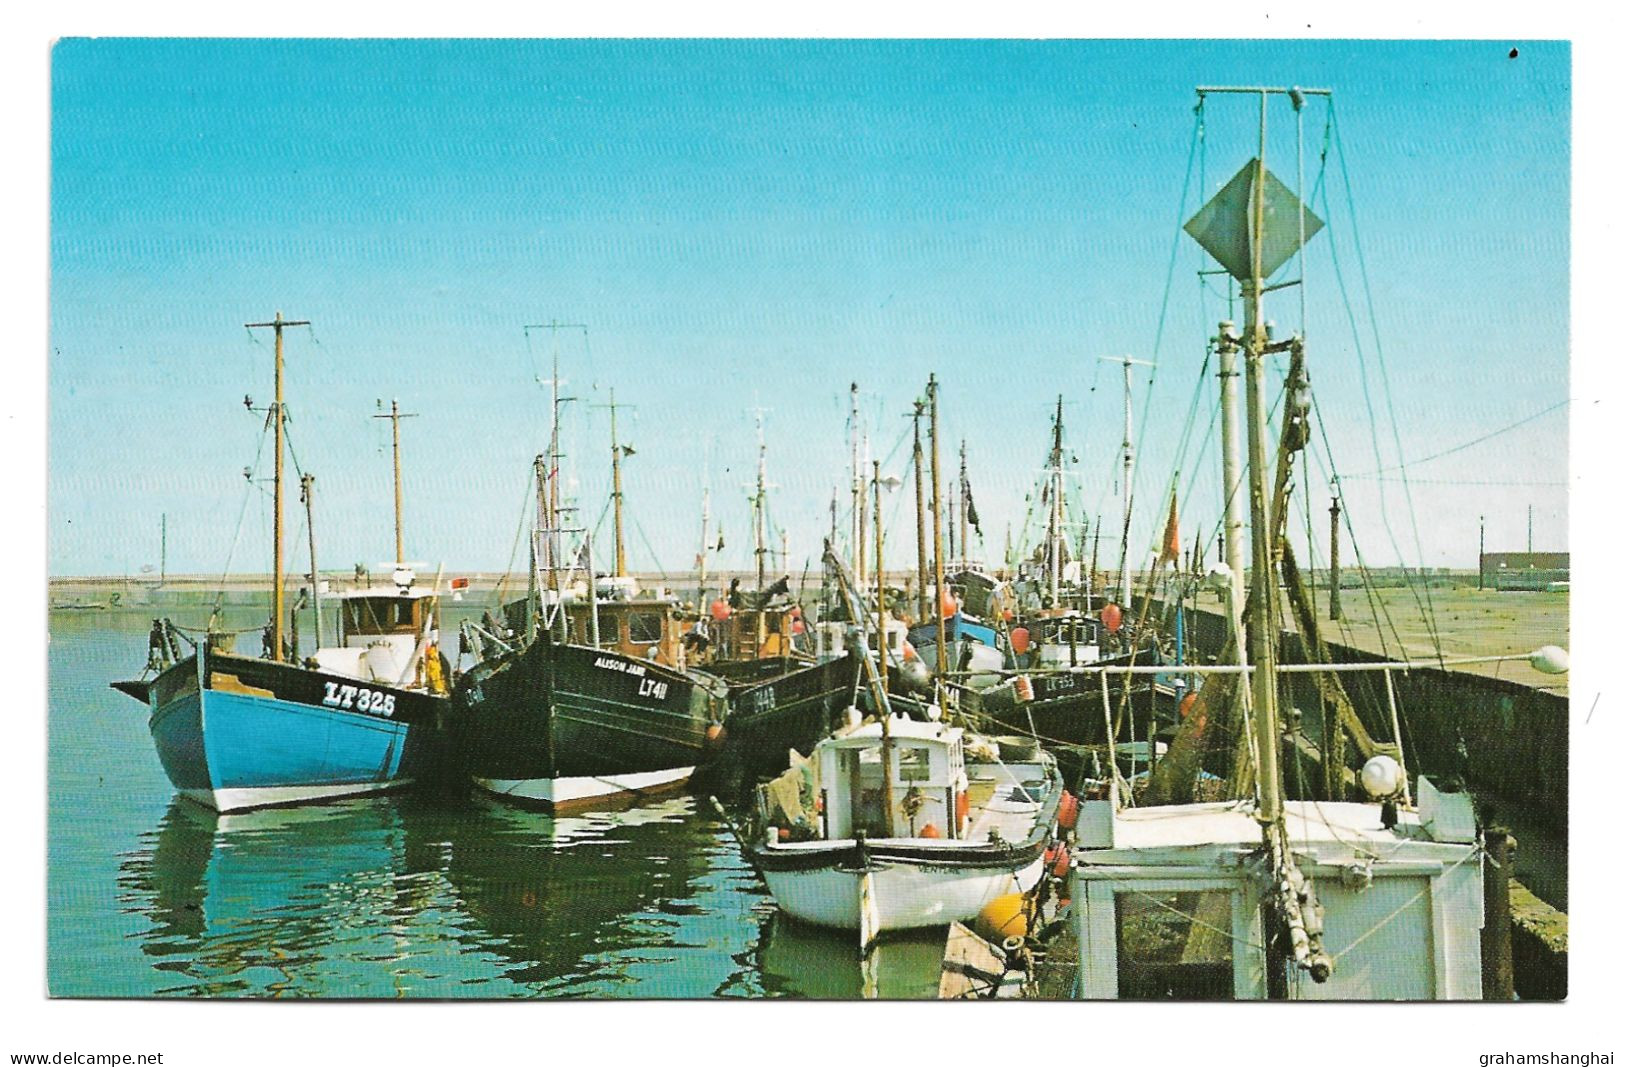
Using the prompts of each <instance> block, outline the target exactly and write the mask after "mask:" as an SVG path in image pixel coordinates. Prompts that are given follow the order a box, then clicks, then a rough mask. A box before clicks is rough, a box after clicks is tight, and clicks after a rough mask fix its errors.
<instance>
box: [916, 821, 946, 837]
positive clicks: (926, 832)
mask: <svg viewBox="0 0 1625 1067" xmlns="http://www.w3.org/2000/svg"><path fill="white" fill-rule="evenodd" d="M920 836H921V837H941V836H942V831H941V830H938V829H937V824H936V823H934V822H928V823H926V824H925V825H924V826H922V827H920Z"/></svg>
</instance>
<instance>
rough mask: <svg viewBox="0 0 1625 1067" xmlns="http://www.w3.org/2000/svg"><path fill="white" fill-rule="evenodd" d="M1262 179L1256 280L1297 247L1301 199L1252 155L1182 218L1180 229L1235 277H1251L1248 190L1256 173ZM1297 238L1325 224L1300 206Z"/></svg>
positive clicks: (1252, 206)
mask: <svg viewBox="0 0 1625 1067" xmlns="http://www.w3.org/2000/svg"><path fill="white" fill-rule="evenodd" d="M1260 173H1262V174H1263V175H1264V182H1263V190H1262V191H1263V201H1264V203H1263V215H1264V218H1263V227H1262V230H1263V240H1262V241H1260V242H1259V248H1258V253H1259V255H1258V263H1257V268H1258V280H1259V281H1260V282H1262V281H1263V280H1264V279H1266V278H1268V277H1269V276H1270V275H1272V274H1274V273H1275V272H1276V271H1277V270H1280V269H1281V266H1282V264H1284V263H1285V262H1286V261H1287V260H1289V259H1291V258H1292V256H1293V255H1294V254H1295V253H1296V252H1297V251H1298V249H1299V248H1300V247H1301V245H1300V243H1299V241H1298V211H1299V208H1300V206H1301V203H1302V202H1301V201H1300V200H1299V199H1298V197H1297V195H1296V194H1295V193H1293V192H1292V190H1290V189H1288V188H1287V187H1286V186H1285V185H1284V184H1282V182H1281V181H1280V179H1278V178H1277V177H1276V176H1275V175H1274V174H1272V173H1270V172H1269V171H1268V170H1266V169H1264V165H1263V164H1262V163H1261V162H1259V161H1258V160H1257V159H1252V160H1249V161H1248V162H1247V163H1246V164H1245V165H1244V166H1243V167H1242V168H1241V169H1240V170H1238V171H1237V172H1236V176H1235V177H1234V178H1231V179H1230V181H1229V182H1228V183H1227V184H1226V185H1225V187H1224V188H1223V189H1220V190H1219V191H1218V193H1216V194H1215V195H1214V197H1213V199H1212V200H1209V201H1208V202H1207V204H1206V205H1204V206H1203V208H1202V210H1200V211H1198V212H1197V213H1196V214H1195V216H1193V217H1192V218H1191V220H1190V221H1189V222H1187V223H1185V232H1186V233H1188V234H1190V235H1191V237H1193V238H1195V240H1196V243H1197V244H1199V245H1201V246H1202V247H1203V248H1204V249H1205V250H1206V251H1207V253H1208V255H1210V256H1212V257H1213V258H1214V259H1216V260H1218V261H1219V265H1220V266H1221V267H1223V268H1224V269H1225V270H1226V271H1228V272H1229V273H1230V274H1231V275H1232V276H1233V277H1235V278H1236V279H1237V280H1238V281H1243V282H1245V281H1249V280H1251V279H1252V276H1253V268H1254V262H1253V252H1254V249H1253V240H1254V231H1255V228H1256V225H1257V220H1256V217H1255V216H1256V212H1257V210H1258V204H1257V203H1256V201H1255V199H1254V198H1255V195H1256V194H1255V192H1254V189H1255V187H1256V186H1257V185H1258V175H1259V174H1260ZM1302 210H1303V241H1304V243H1307V242H1308V240H1309V239H1310V238H1312V237H1313V236H1314V235H1315V234H1317V233H1319V232H1320V230H1321V228H1322V227H1323V226H1324V225H1325V224H1324V223H1322V222H1321V221H1320V219H1319V218H1317V217H1316V216H1315V214H1314V212H1312V211H1310V210H1309V209H1308V208H1307V207H1304V208H1303V209H1302Z"/></svg>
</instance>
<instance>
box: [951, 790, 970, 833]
mask: <svg viewBox="0 0 1625 1067" xmlns="http://www.w3.org/2000/svg"><path fill="white" fill-rule="evenodd" d="M954 818H956V819H958V820H959V825H960V826H964V825H965V820H966V819H968V818H970V794H969V793H967V792H966V791H965V790H963V789H961V790H960V791H959V793H958V795H957V796H955V797H954Z"/></svg>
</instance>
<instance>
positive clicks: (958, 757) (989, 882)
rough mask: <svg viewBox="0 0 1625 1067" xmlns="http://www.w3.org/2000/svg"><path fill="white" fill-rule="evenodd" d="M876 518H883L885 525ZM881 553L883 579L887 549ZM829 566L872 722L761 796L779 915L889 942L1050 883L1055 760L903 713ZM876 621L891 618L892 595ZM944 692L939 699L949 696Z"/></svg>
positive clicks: (846, 584) (841, 579)
mask: <svg viewBox="0 0 1625 1067" xmlns="http://www.w3.org/2000/svg"><path fill="white" fill-rule="evenodd" d="M878 510H879V509H877V513H878ZM875 543H876V546H877V551H876V563H877V570H878V569H879V568H878V564H879V560H880V552H879V550H878V549H879V547H880V546H881V545H883V544H884V541H883V539H882V538H881V537H879V536H877V537H876V539H875ZM825 564H826V566H827V567H829V568H830V570H831V572H832V573H833V575H834V577H835V579H836V582H837V583H838V585H839V586H840V589H841V593H842V597H843V599H844V600H845V602H846V605H847V609H848V614H849V615H850V616H851V618H853V619H854V620H856V622H857V629H858V631H859V635H858V636H859V639H860V644H859V654H860V657H861V662H862V664H863V669H864V675H865V683H866V686H867V696H868V698H869V701H870V702H871V703H872V705H873V706H874V708H875V714H874V715H873V716H871V717H869V718H867V719H860V713H859V712H858V710H857V709H856V708H853V709H852V710H851V711H850V712H849V721H848V723H847V724H846V725H845V726H843V727H842V728H841V729H840V730H837V731H836V732H835V733H834V734H832V735H831V736H830V737H828V738H826V739H824V740H823V741H820V742H819V743H818V745H817V746H816V747H814V749H813V751H812V756H811V758H810V759H802V758H800V757H799V756H793V757H792V760H791V766H790V767H789V769H787V770H786V771H785V772H784V773H783V774H782V775H780V776H779V777H778V778H776V779H774V780H773V781H772V782H770V783H768V784H767V785H765V786H762V787H761V788H759V790H758V792H757V805H756V808H755V810H754V812H753V813H752V818H750V819H749V820H747V825H748V827H749V829H748V830H747V831H746V832H745V833H746V837H745V840H744V849H745V853H746V856H747V858H749V860H750V862H751V864H752V865H753V866H754V867H755V868H756V870H757V872H758V873H759V874H760V875H761V877H762V880H763V881H764V882H765V883H766V884H767V888H768V891H769V892H770V893H771V894H772V895H773V899H774V900H775V902H777V904H778V906H779V908H780V909H781V910H782V911H784V912H785V913H786V914H787V915H790V916H791V917H792V918H795V919H798V920H801V921H803V922H808V923H812V924H814V925H817V926H826V927H834V928H839V929H846V930H856V931H858V935H859V937H858V942H859V945H860V947H864V948H867V947H868V946H869V945H870V944H871V943H872V942H873V941H874V940H875V938H877V937H879V936H880V935H881V934H883V933H885V932H887V931H891V930H909V929H918V928H921V927H928V926H944V925H947V924H949V923H952V922H958V921H962V920H967V919H970V918H973V917H974V916H975V915H976V914H977V913H978V912H979V911H981V909H982V908H983V907H984V906H986V905H987V904H989V903H990V902H992V901H994V900H996V899H998V898H1000V897H1004V896H1007V895H1009V894H1011V893H1018V894H1019V893H1025V892H1027V891H1028V890H1030V889H1032V888H1033V887H1034V886H1036V885H1037V884H1038V881H1039V879H1040V878H1041V877H1042V875H1043V869H1044V849H1045V846H1046V845H1047V844H1048V843H1049V842H1050V840H1051V838H1052V836H1053V833H1054V829H1055V824H1056V816H1057V812H1058V811H1059V809H1060V805H1061V802H1062V798H1063V795H1064V792H1065V791H1064V790H1063V789H1062V788H1061V776H1060V772H1059V770H1058V769H1057V767H1056V764H1055V761H1054V759H1053V758H1051V757H1050V756H1049V755H1048V754H1047V753H1045V752H1043V750H1042V749H1041V748H1039V747H1038V746H1037V745H1035V744H1032V743H1031V742H1029V741H1024V740H1022V741H1018V740H1016V739H1010V741H1009V742H1008V747H1007V746H1005V745H1001V744H1000V743H999V742H997V741H993V740H991V739H987V738H981V737H978V736H976V735H973V734H970V733H968V732H967V731H966V730H965V729H964V728H963V727H961V726H958V725H952V724H950V723H948V722H945V721H943V720H944V714H943V710H942V707H941V705H940V704H931V705H926V706H924V707H921V708H920V709H919V710H920V712H921V717H920V718H914V717H911V716H909V715H905V714H898V713H896V711H895V709H894V707H893V704H892V701H891V697H890V693H889V691H888V684H887V673H886V672H885V671H883V670H882V669H881V667H880V665H879V663H878V658H879V657H878V655H877V653H876V651H875V649H874V647H873V646H872V645H871V643H870V642H869V639H868V635H869V619H870V616H868V615H867V614H866V613H865V612H864V611H863V610H861V608H860V606H859V603H858V597H857V593H856V591H855V590H854V588H853V583H852V581H851V580H850V578H849V577H848V575H847V573H846V570H845V567H844V566H843V564H842V562H841V561H840V560H839V559H838V558H836V556H835V554H834V552H833V550H832V549H831V550H829V551H827V552H826V553H825ZM877 609H878V610H877V611H876V612H875V615H874V618H876V619H884V618H886V617H887V615H886V608H885V603H884V592H883V589H882V596H881V601H880V603H879V604H877ZM941 693H942V690H941V688H940V685H939V688H938V694H939V698H940V696H941Z"/></svg>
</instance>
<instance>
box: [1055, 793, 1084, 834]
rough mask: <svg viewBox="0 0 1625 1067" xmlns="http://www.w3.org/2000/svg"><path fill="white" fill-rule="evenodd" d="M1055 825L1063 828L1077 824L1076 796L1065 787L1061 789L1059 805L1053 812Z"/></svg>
mask: <svg viewBox="0 0 1625 1067" xmlns="http://www.w3.org/2000/svg"><path fill="white" fill-rule="evenodd" d="M1055 825H1057V826H1059V827H1060V828H1061V829H1063V830H1070V829H1072V828H1073V827H1074V826H1076V825H1078V798H1077V797H1075V796H1073V795H1072V794H1071V793H1070V792H1068V791H1067V790H1065V789H1063V790H1061V806H1060V807H1059V808H1058V809H1056V812H1055Z"/></svg>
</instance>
